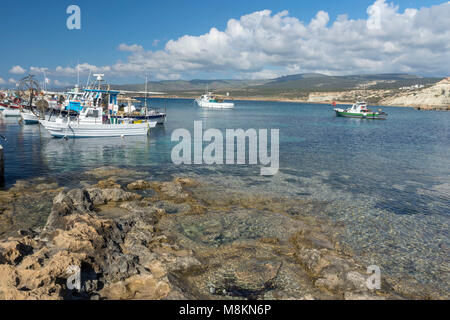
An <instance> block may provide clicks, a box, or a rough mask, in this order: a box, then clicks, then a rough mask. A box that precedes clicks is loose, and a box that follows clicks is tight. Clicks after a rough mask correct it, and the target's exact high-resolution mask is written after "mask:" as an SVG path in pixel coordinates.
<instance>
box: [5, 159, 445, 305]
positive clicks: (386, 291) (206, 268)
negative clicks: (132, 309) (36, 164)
mask: <svg viewBox="0 0 450 320" xmlns="http://www.w3.org/2000/svg"><path fill="white" fill-rule="evenodd" d="M90 174H91V176H93V177H94V178H95V179H96V180H97V181H95V183H93V182H90V183H84V184H83V183H81V184H80V185H83V187H80V188H73V189H66V188H61V187H59V186H58V185H57V184H56V183H44V182H43V181H41V183H40V184H37V183H36V180H35V181H33V183H32V182H26V181H21V182H18V183H16V185H15V186H14V187H13V188H11V189H10V190H6V191H2V192H0V232H2V233H3V234H4V235H6V234H8V233H6V231H5V230H14V226H15V223H14V221H15V219H17V217H15V215H16V214H18V212H21V211H20V210H19V211H18V210H17V208H18V207H19V206H21V205H23V203H27V205H28V207H27V208H28V214H29V215H31V216H32V215H33V210H35V208H34V207H30V206H31V204H30V201H31V202H32V201H35V200H36V201H37V203H40V204H41V207H39V210H42V211H48V213H47V215H44V216H45V217H46V220H45V221H42V223H40V222H39V219H37V220H36V221H35V224H34V225H35V226H38V227H32V228H26V229H21V230H17V231H16V232H15V233H16V235H9V236H8V237H6V236H4V237H3V239H2V240H0V299H92V300H97V299H299V300H309V299H347V300H354V299H416V298H421V299H426V298H443V297H439V296H434V295H433V293H430V290H426V289H425V288H420V286H417V285H415V284H413V285H410V284H408V283H407V282H404V281H403V282H402V281H401V280H396V279H389V278H387V277H382V282H381V289H379V290H369V289H368V287H367V284H366V282H367V278H368V277H369V275H368V274H367V273H366V268H367V266H361V265H358V264H357V263H356V262H355V259H354V257H352V253H351V252H350V251H349V250H348V249H346V247H345V244H343V243H340V242H339V240H338V237H337V235H338V234H339V228H338V227H336V226H331V225H328V224H327V223H326V222H324V221H321V220H319V219H317V220H313V219H311V218H307V217H306V216H303V215H302V207H306V206H311V205H314V204H312V203H300V202H298V203H293V202H288V201H285V200H280V199H275V198H273V199H269V198H267V197H263V196H261V197H260V196H258V195H253V196H247V195H245V194H243V193H242V194H241V193H236V192H230V193H228V194H223V193H220V194H214V195H213V196H211V193H213V192H214V187H213V186H208V185H206V184H204V183H200V182H198V181H195V180H193V179H190V178H186V177H176V178H174V179H173V180H171V181H163V182H160V181H145V180H140V179H135V180H134V181H127V179H125V178H124V177H127V178H128V179H129V177H130V173H129V172H126V171H125V172H124V171H123V170H122V171H121V170H120V169H114V168H99V169H96V170H93V171H92V172H90ZM131 176H132V177H137V176H138V174H132V175H131ZM24 195H27V197H26V199H24V198H23V197H24ZM32 195H34V197H35V198H32ZM33 199H34V200H33ZM39 199H40V200H39ZM46 199H47V200H46ZM48 199H52V200H48ZM16 224H17V223H16ZM39 225H41V226H40V227H39ZM2 230H3V231H2ZM0 234H1V233H0ZM74 267H75V268H76V269H77V268H78V270H80V271H81V274H80V276H81V278H80V284H81V286H80V290H77V289H71V288H70V286H69V285H68V279H71V276H72V274H71V270H74V269H73V268H74ZM444 298H445V297H444Z"/></svg>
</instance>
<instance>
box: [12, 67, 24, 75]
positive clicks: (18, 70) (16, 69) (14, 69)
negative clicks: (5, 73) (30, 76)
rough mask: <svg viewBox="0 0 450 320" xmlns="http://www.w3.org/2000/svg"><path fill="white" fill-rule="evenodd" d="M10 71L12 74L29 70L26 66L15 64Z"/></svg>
mask: <svg viewBox="0 0 450 320" xmlns="http://www.w3.org/2000/svg"><path fill="white" fill-rule="evenodd" d="M9 72H10V73H12V74H24V73H25V72H27V71H26V70H25V69H24V68H22V67H21V66H13V67H12V68H11V69H10V70H9Z"/></svg>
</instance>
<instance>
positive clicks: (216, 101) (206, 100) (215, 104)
mask: <svg viewBox="0 0 450 320" xmlns="http://www.w3.org/2000/svg"><path fill="white" fill-rule="evenodd" d="M195 102H196V103H197V104H198V106H199V107H201V108H212V109H232V108H234V103H233V102H226V101H225V100H224V99H222V98H218V97H216V96H214V95H213V94H212V93H211V92H208V93H206V94H204V95H202V96H201V97H200V98H198V99H196V100H195Z"/></svg>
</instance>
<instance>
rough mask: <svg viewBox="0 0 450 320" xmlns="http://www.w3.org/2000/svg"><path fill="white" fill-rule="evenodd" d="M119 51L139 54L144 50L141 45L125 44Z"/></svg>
mask: <svg viewBox="0 0 450 320" xmlns="http://www.w3.org/2000/svg"><path fill="white" fill-rule="evenodd" d="M118 49H119V50H120V51H128V52H139V51H143V50H144V48H143V47H142V46H140V45H137V44H132V45H130V46H129V45H126V44H124V43H122V44H120V45H119V47H118Z"/></svg>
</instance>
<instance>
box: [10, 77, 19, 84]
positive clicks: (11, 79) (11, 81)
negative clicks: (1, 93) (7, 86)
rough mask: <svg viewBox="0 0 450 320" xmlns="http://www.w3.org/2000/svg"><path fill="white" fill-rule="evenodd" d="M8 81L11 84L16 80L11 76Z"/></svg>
mask: <svg viewBox="0 0 450 320" xmlns="http://www.w3.org/2000/svg"><path fill="white" fill-rule="evenodd" d="M8 82H9V83H11V84H16V83H17V80H16V79H13V78H9V80H8Z"/></svg>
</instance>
